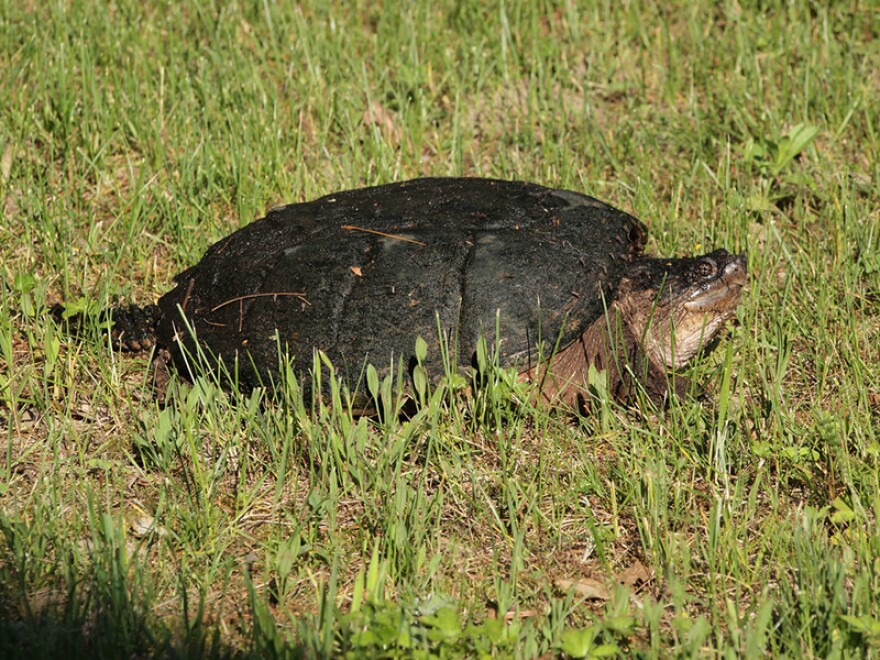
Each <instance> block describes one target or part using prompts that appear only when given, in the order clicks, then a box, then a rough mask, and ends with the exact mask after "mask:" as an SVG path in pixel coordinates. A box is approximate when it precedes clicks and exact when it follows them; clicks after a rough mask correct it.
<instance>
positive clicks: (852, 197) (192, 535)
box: [0, 0, 880, 657]
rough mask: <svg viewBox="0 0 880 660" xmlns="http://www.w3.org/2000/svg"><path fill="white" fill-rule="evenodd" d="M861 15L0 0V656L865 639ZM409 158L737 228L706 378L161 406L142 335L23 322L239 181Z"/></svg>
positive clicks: (694, 233)
mask: <svg viewBox="0 0 880 660" xmlns="http://www.w3.org/2000/svg"><path fill="white" fill-rule="evenodd" d="M245 5H246V6H245ZM878 32H880V7H878V5H877V4H876V3H874V2H856V1H855V0H853V1H852V2H838V3H828V5H827V6H826V5H825V4H823V3H816V2H807V1H805V0H791V1H788V2H781V1H778V2H777V1H773V0H770V1H768V2H762V3H751V2H727V3H714V2H687V3H686V2H673V3H652V2H646V1H645V2H642V1H638V0H635V1H633V2H625V3H619V2H609V3H602V2H600V3H575V2H564V1H560V2H540V3H539V2H531V3H506V2H490V3H480V2H473V3H470V2H458V3H453V2H439V3H437V2H432V3H428V2H416V3H410V4H409V5H407V6H406V7H405V8H403V9H400V8H399V7H398V6H397V5H393V4H392V3H353V4H338V5H330V4H329V3H323V2H305V3H298V4H297V5H296V6H294V5H293V4H290V5H280V6H275V5H273V4H271V3H254V4H253V5H250V4H247V3H241V4H239V3H219V4H206V3H201V2H195V1H194V0H187V1H185V2H180V3H172V4H171V5H169V6H164V5H160V4H159V3H130V2H118V3H111V4H109V5H108V4H107V3H95V2H91V1H89V0H82V1H79V2H57V3H35V2H14V3H10V2H5V3H2V2H0V99H2V101H0V195H2V200H0V201H2V208H3V210H4V222H3V223H2V226H0V269H2V281H0V419H2V421H3V425H2V426H0V428H5V429H7V431H6V434H5V439H6V448H5V452H4V457H3V460H2V461H0V531H2V535H0V609H2V612H3V616H2V617H0V618H2V622H0V649H2V651H0V652H2V653H3V655H5V656H10V655H12V654H16V655H29V656H34V657H38V656H52V655H60V654H62V653H63V654H65V657H67V656H69V655H86V654H88V655H90V656H98V657H120V656H122V655H125V656H135V655H138V656H146V655H158V654H168V655H174V656H185V657H188V656H204V655H215V656H229V655H254V656H292V655H296V654H298V653H302V654H304V655H307V656H316V655H325V656H337V655H342V654H346V653H347V654H350V655H351V656H353V657H357V656H371V655H378V654H384V655H386V656H388V657H395V656H396V657H410V656H412V655H417V652H425V653H428V654H434V655H442V654H446V655H453V656H458V655H465V656H475V655H483V654H495V655H500V656H505V655H518V656H522V657H539V656H544V657H548V656H549V657H553V656H555V655H562V654H567V655H570V656H578V657H588V656H591V655H593V656H595V655H598V654H601V653H608V654H620V655H625V654H632V653H637V654H640V655H644V656H650V657H654V656H664V657H665V656H669V655H678V654H680V655H696V654H701V655H720V654H722V653H725V654H741V655H747V656H754V655H763V654H772V655H790V656H807V657H810V656H814V657H821V656H837V655H843V654H846V655H855V656H858V655H862V654H864V655H872V654H876V653H877V650H878V647H880V599H878V596H877V595H876V594H880V533H878V527H877V513H878V510H880V499H878V496H877V493H878V454H880V443H878V435H877V429H878V417H880V386H878V383H880V366H878V365H880V356H878V348H877V347H878V346H880V229H878V227H880V214H878V209H880V168H878V158H877V155H878V148H880V137H878V135H877V127H878V126H880V103H877V99H878V98H880V73H878V72H880V49H877V48H876V43H877V39H878V36H880V35H878ZM423 175H479V176H494V177H500V178H515V179H525V180H531V181H535V182H538V183H541V184H544V185H549V186H553V187H565V188H571V189H574V190H578V191H583V192H585V193H587V194H590V195H593V196H596V197H599V198H602V199H604V200H607V201H608V202H610V203H612V204H613V205H615V206H617V207H619V208H622V209H624V210H626V211H628V212H631V213H633V214H634V215H636V216H638V217H640V218H641V219H642V220H643V221H645V223H646V224H647V225H648V226H649V227H650V229H651V239H650V243H649V247H650V249H651V250H652V251H653V252H655V253H657V254H662V255H670V256H676V255H683V254H693V253H696V252H706V251H709V250H710V249H712V248H715V247H724V248H727V249H728V250H730V251H743V250H747V251H748V261H749V271H750V274H751V281H750V285H749V288H748V290H747V292H746V295H745V299H744V301H743V304H742V306H741V308H740V311H739V314H738V317H737V319H736V322H734V323H731V324H730V327H729V328H727V330H726V332H725V333H724V338H723V340H722V341H721V343H720V344H719V346H718V348H717V350H716V351H715V352H714V353H712V354H711V355H707V356H704V357H703V358H701V359H700V360H698V361H697V363H696V365H695V366H694V368H693V369H692V370H691V372H690V373H689V374H688V375H689V376H691V377H693V378H694V380H695V382H698V383H700V384H701V385H702V386H703V387H705V388H706V390H707V394H708V396H707V397H700V398H694V399H688V400H685V401H682V402H679V403H674V404H673V405H672V406H671V407H670V408H669V409H666V410H656V409H654V408H652V407H650V406H641V407H639V406H636V407H629V408H621V407H618V406H616V405H613V404H608V405H602V404H601V403H600V404H598V405H597V406H596V407H595V408H596V409H595V411H594V413H595V414H592V415H591V416H589V417H586V418H577V417H575V416H572V415H566V414H559V413H550V412H548V411H547V410H545V409H543V408H540V407H538V408H536V407H534V406H532V405H530V404H529V403H528V401H529V392H528V391H527V389H525V388H524V387H523V386H522V385H521V384H518V383H516V382H514V381H513V380H512V379H511V378H510V375H509V374H504V373H498V374H496V377H497V379H496V381H495V382H494V383H493V385H492V387H489V388H487V389H486V390H485V391H482V392H481V393H479V394H478V395H477V396H475V397H468V396H467V395H466V394H465V393H463V392H461V391H452V390H454V389H455V388H452V390H442V389H441V390H439V391H438V392H437V393H436V394H435V400H433V401H432V402H431V403H430V405H428V406H426V407H425V408H424V409H423V411H422V412H421V413H420V414H419V415H418V416H417V417H416V418H414V419H411V420H409V421H403V422H397V421H388V422H382V421H380V420H378V419H367V418H361V419H357V418H352V416H351V415H350V414H348V413H347V411H346V406H345V392H344V391H340V392H339V394H338V400H337V401H335V402H331V405H329V406H325V405H323V404H321V403H320V402H313V401H303V400H302V397H301V396H300V395H299V394H298V392H297V389H296V386H295V383H292V382H290V383H287V385H286V387H285V389H284V390H283V391H282V392H280V393H276V395H275V396H274V397H269V396H267V395H266V393H264V392H256V393H254V394H252V395H239V394H234V393H230V392H227V391H225V390H223V389H222V388H219V387H217V386H216V385H215V384H214V383H212V382H211V380H210V378H202V379H199V380H198V381H197V382H196V383H195V384H187V383H185V382H181V381H180V380H179V379H174V380H173V381H172V383H171V386H170V387H171V389H170V391H169V393H168V395H167V397H166V399H165V402H164V403H161V402H159V401H158V400H157V399H156V397H155V395H154V392H153V390H152V387H151V378H152V377H151V375H150V371H149V368H148V367H149V365H148V357H147V356H146V355H141V356H129V355H120V354H118V353H114V352H113V351H112V350H111V349H110V347H109V345H108V342H107V340H106V339H105V338H104V336H103V335H102V334H101V330H100V328H99V327H98V325H99V324H94V327H89V328H87V329H86V331H85V332H84V333H82V334H81V335H80V336H78V337H71V336H69V335H67V334H66V333H65V332H64V331H63V328H62V327H60V326H58V325H56V324H55V323H54V322H53V321H52V319H51V316H50V315H48V314H47V313H46V312H47V310H48V309H49V308H50V307H51V305H52V304H54V303H56V302H59V301H64V302H65V303H67V304H68V305H70V306H72V307H76V306H78V307H80V308H85V307H91V308H94V309H101V308H107V307H108V306H109V305H111V304H114V303H116V302H123V303H140V304H144V303H149V302H153V301H154V300H155V299H156V298H157V297H158V296H159V295H161V294H162V293H164V292H165V291H167V290H168V289H169V288H170V286H171V282H172V277H173V275H174V274H175V273H177V272H179V271H180V270H182V269H183V268H185V267H187V266H189V265H191V264H193V263H195V261H196V260H197V259H198V258H199V257H200V255H201V254H202V252H203V251H204V249H205V248H206V247H207V246H208V245H209V244H210V243H212V242H214V241H215V240H217V239H219V238H221V237H222V236H224V235H226V234H228V233H229V232H230V231H233V230H234V229H236V228H238V227H240V226H242V225H243V224H246V223H248V222H250V221H252V220H253V219H255V218H257V217H260V216H261V215H262V214H263V213H264V212H265V211H266V210H268V209H270V208H272V207H273V206H276V205H278V204H282V203H288V202H293V201H300V200H305V199H311V198H314V197H317V196H320V195H323V194H326V193H329V192H332V191H334V190H340V189H345V188H353V187H358V186H362V185H371V184H376V183H381V182H387V181H392V180H400V179H404V178H411V177H415V176H423ZM387 387H389V388H391V391H395V385H394V383H390V382H389V383H388V385H387ZM386 400H387V401H389V403H391V402H393V401H394V397H387V398H386ZM393 418H394V416H393V415H389V416H387V417H386V419H389V420H391V419H393Z"/></svg>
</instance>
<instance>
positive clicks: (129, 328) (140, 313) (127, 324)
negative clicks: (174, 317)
mask: <svg viewBox="0 0 880 660" xmlns="http://www.w3.org/2000/svg"><path fill="white" fill-rule="evenodd" d="M110 316H111V318H112V319H113V326H112V327H111V328H110V338H111V339H112V341H113V346H114V347H116V348H118V349H119V350H120V351H124V352H140V351H148V350H150V349H151V348H153V346H155V345H156V328H157V326H158V325H159V321H160V320H161V319H162V312H161V311H160V310H159V307H158V306H157V305H144V306H143V307H141V306H139V305H129V306H128V307H116V308H114V309H112V310H111V312H110Z"/></svg>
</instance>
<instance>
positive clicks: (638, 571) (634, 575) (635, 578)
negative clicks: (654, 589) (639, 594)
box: [617, 561, 651, 587]
mask: <svg viewBox="0 0 880 660" xmlns="http://www.w3.org/2000/svg"><path fill="white" fill-rule="evenodd" d="M650 580H651V571H649V570H648V569H647V568H646V567H645V565H644V564H643V563H642V562H640V561H636V562H634V563H633V564H631V565H630V566H629V568H626V569H624V570H623V571H621V572H620V573H619V574H618V575H617V581H618V582H620V583H621V584H624V585H626V586H628V587H636V586H639V585H642V584H644V583H646V582H649V581H650Z"/></svg>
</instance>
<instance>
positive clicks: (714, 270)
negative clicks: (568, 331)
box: [523, 250, 748, 407]
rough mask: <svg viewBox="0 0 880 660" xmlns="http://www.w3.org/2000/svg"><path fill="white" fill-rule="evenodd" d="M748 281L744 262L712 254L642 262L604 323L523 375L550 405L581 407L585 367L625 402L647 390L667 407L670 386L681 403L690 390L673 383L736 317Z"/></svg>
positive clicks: (631, 272)
mask: <svg viewBox="0 0 880 660" xmlns="http://www.w3.org/2000/svg"><path fill="white" fill-rule="evenodd" d="M747 282H748V274H747V270H746V261H745V255H732V254H729V253H728V252H727V251H725V250H716V251H715V252H712V253H710V254H706V255H703V256H701V257H687V258H683V259H654V258H643V259H639V260H637V261H635V262H634V263H633V264H632V265H631V266H630V268H629V270H628V271H627V273H626V275H624V277H623V279H622V280H621V282H620V284H619V286H618V288H617V291H616V293H615V295H614V297H613V298H612V300H611V301H610V303H609V306H608V312H607V314H606V315H605V316H603V317H601V318H599V319H597V320H596V321H594V322H593V324H591V325H590V327H588V328H587V330H586V331H585V332H584V333H583V334H582V335H581V336H580V337H578V338H577V339H576V340H575V341H574V342H573V343H572V344H571V345H569V346H567V347H565V348H563V349H562V350H561V351H559V353H558V354H557V355H556V356H554V357H553V358H552V359H551V360H550V361H549V362H548V363H546V364H544V365H540V366H539V367H537V368H535V369H531V370H529V371H527V372H525V373H524V374H523V377H524V378H526V379H528V380H534V379H537V380H538V381H539V384H540V390H539V391H540V396H541V397H542V398H543V399H544V400H545V401H547V402H548V403H553V402H562V403H565V404H567V405H570V406H580V407H584V406H585V405H586V404H587V403H588V401H589V397H588V391H589V383H588V373H589V367H590V365H591V364H592V365H594V367H595V368H596V369H597V370H598V371H602V372H604V373H605V374H606V376H605V384H606V388H607V391H608V393H609V394H610V395H611V396H612V397H614V398H615V399H617V400H618V401H626V400H628V399H630V398H631V397H632V396H633V395H634V394H635V393H636V388H637V387H638V386H641V387H643V388H644V390H645V391H646V393H647V394H648V396H649V397H650V398H651V399H653V400H654V401H655V402H658V403H660V402H662V401H664V400H666V399H667V398H668V397H669V395H670V392H669V390H668V387H669V384H670V382H673V381H674V383H675V391H674V394H675V395H677V396H683V395H684V394H686V393H687V391H688V389H689V387H690V384H689V383H688V381H687V380H686V379H685V378H683V377H681V376H673V374H674V372H675V370H676V369H678V368H681V367H683V366H685V365H686V364H687V363H688V362H689V361H690V360H691V358H693V357H694V356H695V355H696V354H697V353H699V352H700V351H702V350H703V349H705V348H706V347H709V346H711V345H712V342H713V341H714V340H715V338H716V336H717V335H718V333H719V331H720V330H721V328H722V327H723V325H724V323H725V321H727V320H728V319H730V318H731V317H733V316H734V314H735V313H736V308H737V306H738V304H739V301H740V297H741V295H742V289H743V287H744V286H745V285H746V283H747Z"/></svg>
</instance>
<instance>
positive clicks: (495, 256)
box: [116, 178, 747, 404]
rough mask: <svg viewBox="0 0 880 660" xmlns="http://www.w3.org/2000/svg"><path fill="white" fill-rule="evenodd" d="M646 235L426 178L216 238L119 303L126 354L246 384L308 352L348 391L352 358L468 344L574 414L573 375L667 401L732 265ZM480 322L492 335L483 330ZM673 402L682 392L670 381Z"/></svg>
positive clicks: (711, 318)
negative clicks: (170, 280)
mask: <svg viewBox="0 0 880 660" xmlns="http://www.w3.org/2000/svg"><path fill="white" fill-rule="evenodd" d="M646 238H647V230H646V228H645V226H644V225H643V224H642V223H641V222H640V221H639V220H637V219H636V218H634V217H632V216H631V215H628V214H627V213H624V212H622V211H619V210H617V209H615V208H612V207H611V206H609V205H607V204H605V203H603V202H601V201H599V200H597V199H594V198H592V197H588V196H585V195H582V194H580V193H576V192H572V191H568V190H553V189H549V188H545V187H542V186H538V185H535V184H531V183H524V182H511V181H498V180H492V179H478V178H429V179H417V180H413V181H406V182H403V183H394V184H389V185H382V186H377V187H372V188H365V189H359V190H351V191H346V192H340V193H336V194H333V195H328V196H326V197H322V198H320V199H317V200H314V201H311V202H306V203H301V204H292V205H289V206H284V207H281V208H277V209H274V210H273V211H271V212H270V213H269V214H268V215H267V216H266V217H265V218H263V219H261V220H258V221H256V222H254V223H252V224H250V225H248V226H246V227H244V228H242V229H240V230H239V231H236V232H235V233H233V234H231V235H230V236H228V237H226V238H224V239H223V240H221V241H219V242H217V243H215V244H214V245H212V246H211V247H210V248H208V251H207V252H206V254H205V256H204V257H203V258H202V260H201V261H200V262H199V263H198V264H196V265H195V266H193V267H192V268H189V269H187V270H185V271H183V272H182V273H180V274H179V275H178V276H177V277H176V278H175V281H176V283H177V286H176V287H175V288H174V289H172V290H171V291H169V292H168V293H167V294H165V295H164V296H163V297H162V298H161V299H160V300H159V302H158V306H148V307H146V308H129V309H128V310H118V312H117V314H116V322H117V329H116V331H117V333H120V334H121V335H122V337H121V340H122V342H123V343H125V342H126V338H127V340H128V343H129V345H130V347H135V348H139V347H144V346H146V345H150V344H152V342H153V340H155V342H156V343H157V346H158V349H159V351H158V354H159V355H160V356H164V360H165V361H170V362H173V363H175V364H176V365H177V366H178V367H180V368H181V369H182V371H183V373H184V374H186V373H187V369H188V368H189V367H188V366H187V365H190V364H192V359H191V356H192V355H194V354H195V353H196V348H197V346H196V341H197V342H198V344H199V348H200V349H202V350H204V351H205V353H206V354H208V355H213V356H217V357H219V358H221V359H223V360H224V361H225V364H226V365H227V367H231V366H232V364H233V363H234V362H235V361H236V360H237V378H238V382H239V384H240V385H241V386H243V387H245V388H250V387H253V386H256V385H258V384H260V383H264V384H265V383H268V382H269V381H270V380H271V378H272V377H273V376H274V375H275V372H276V371H277V369H278V365H279V349H281V350H286V351H287V352H288V354H289V355H290V356H292V357H293V359H294V362H293V364H294V368H295V370H296V371H297V373H298V376H299V377H300V378H301V379H302V381H303V382H305V383H308V382H309V372H308V370H309V368H310V367H311V366H312V356H313V351H314V350H315V349H320V350H322V351H324V352H325V353H326V354H327V356H328V357H329V358H330V360H331V361H332V362H333V364H334V365H335V367H336V370H337V372H338V373H340V374H341V375H342V376H343V377H344V379H345V380H346V381H347V382H348V384H349V385H350V386H352V387H354V385H355V384H357V383H358V382H361V377H362V374H363V368H364V365H365V363H366V362H369V363H372V364H373V365H374V366H376V368H377V369H379V371H380V373H381V372H382V371H383V367H384V368H385V369H386V370H387V368H388V367H389V365H392V364H394V365H396V364H399V361H400V360H401V359H402V360H403V364H404V365H405V366H410V367H411V366H412V364H413V361H414V358H413V357H412V355H413V352H414V347H415V344H416V339H417V337H422V338H423V339H424V340H426V341H427V343H428V347H429V350H428V353H427V357H426V360H425V363H424V366H425V367H426V368H427V369H428V371H429V373H431V374H432V375H433V376H437V375H440V374H442V372H443V368H442V362H441V350H440V346H439V344H440V336H441V333H442V336H443V337H444V339H445V340H446V341H448V345H449V346H452V347H454V349H455V348H456V347H457V350H453V354H452V359H453V360H454V362H453V364H455V363H456V362H457V364H458V365H459V367H467V366H470V365H471V362H472V356H473V354H474V349H475V346H476V344H477V341H478V337H479V336H480V335H484V336H486V337H487V338H488V341H489V344H490V345H491V344H492V340H493V338H495V336H496V335H495V333H496V327H497V330H498V333H499V335H498V340H499V341H498V344H497V346H498V349H497V350H498V356H497V357H498V360H499V362H500V363H501V364H502V365H514V366H515V367H516V368H517V369H519V370H520V373H521V377H522V378H524V379H530V380H532V379H536V380H539V381H540V383H541V387H540V392H541V396H542V397H543V398H544V399H546V400H548V401H561V402H564V403H567V404H575V403H577V401H578V400H579V398H580V397H582V396H583V395H584V394H585V393H586V391H587V389H588V384H587V373H588V368H589V366H590V365H591V364H592V365H595V367H596V368H597V369H598V370H604V371H605V372H606V373H607V384H608V391H609V392H610V393H611V394H612V395H613V396H615V397H616V398H618V399H620V400H623V399H626V398H628V397H629V396H630V395H631V394H632V393H633V392H634V391H635V390H636V389H637V387H638V385H639V384H641V386H642V387H644V388H645V389H646V391H647V393H648V394H649V395H650V396H651V397H652V398H654V399H656V400H662V399H663V398H664V397H666V396H667V395H668V384H669V383H670V382H671V381H670V378H669V372H670V371H672V370H674V369H675V368H678V367H681V366H683V365H684V364H686V363H687V362H688V361H689V360H690V359H691V357H693V356H694V354H695V353H697V352H698V351H699V350H700V349H701V348H702V347H704V346H706V345H707V344H708V343H709V342H710V341H711V340H712V339H713V338H714V337H715V336H716V334H717V333H718V331H719V329H720V328H721V327H722V325H723V323H724V321H725V320H727V319H729V318H730V317H731V316H732V315H733V314H734V312H735V309H736V306H737V304H738V302H739V299H740V293H741V290H742V288H743V286H744V285H745V283H746V281H747V274H746V263H745V257H744V255H731V254H729V253H728V252H726V251H725V250H716V251H714V252H711V253H709V254H706V255H703V256H699V257H688V258H683V259H657V258H650V257H646V256H644V255H643V248H644V246H645V241H646ZM496 323H497V326H496ZM675 382H676V386H675V390H676V393H677V394H682V393H684V392H685V391H686V384H685V383H684V381H683V379H681V378H678V379H676V380H675Z"/></svg>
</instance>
